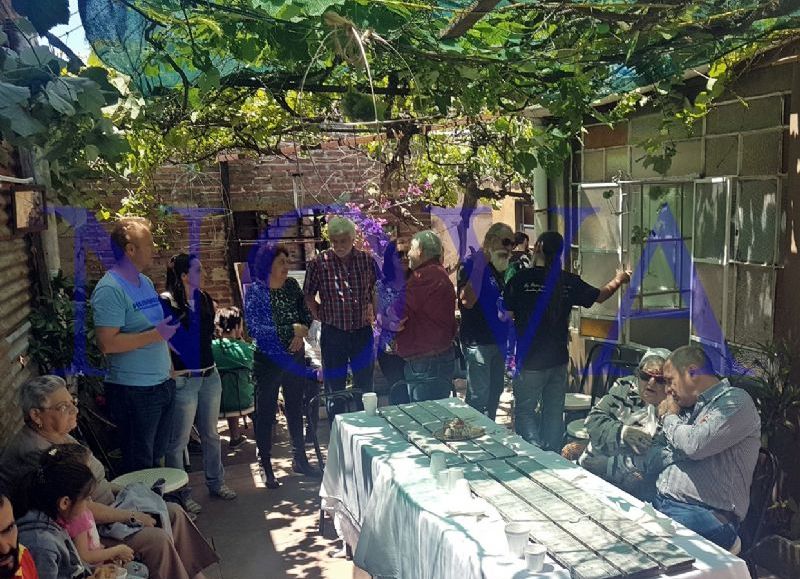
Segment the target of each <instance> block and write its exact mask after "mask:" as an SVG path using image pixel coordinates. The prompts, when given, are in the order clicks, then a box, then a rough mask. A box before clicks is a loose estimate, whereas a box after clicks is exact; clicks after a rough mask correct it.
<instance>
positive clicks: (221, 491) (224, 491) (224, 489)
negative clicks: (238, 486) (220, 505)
mask: <svg viewBox="0 0 800 579" xmlns="http://www.w3.org/2000/svg"><path fill="white" fill-rule="evenodd" d="M211 496H212V497H217V498H218V499H223V500H225V501H232V500H233V499H235V498H236V491H234V490H233V489H232V488H230V487H229V486H228V485H222V486H221V487H219V488H218V489H217V490H215V491H211Z"/></svg>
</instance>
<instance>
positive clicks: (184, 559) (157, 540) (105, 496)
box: [0, 376, 219, 579]
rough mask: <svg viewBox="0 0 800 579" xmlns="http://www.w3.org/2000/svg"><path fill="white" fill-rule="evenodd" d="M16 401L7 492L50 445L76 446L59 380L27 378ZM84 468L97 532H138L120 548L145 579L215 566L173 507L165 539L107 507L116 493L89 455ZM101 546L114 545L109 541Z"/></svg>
mask: <svg viewBox="0 0 800 579" xmlns="http://www.w3.org/2000/svg"><path fill="white" fill-rule="evenodd" d="M19 396H20V398H19V404H20V407H21V408H22V412H23V420H24V422H25V424H24V425H23V426H22V428H21V429H20V430H19V431H18V432H17V434H16V435H15V436H14V437H13V438H12V440H11V441H10V443H9V445H8V446H7V447H6V449H5V451H4V452H3V454H2V456H1V457H0V482H2V483H4V484H5V485H6V486H7V487H9V488H12V489H13V488H14V487H15V486H17V485H19V483H20V482H21V480H22V479H23V478H24V476H25V475H26V474H27V473H29V472H30V471H31V470H34V469H35V468H37V466H38V464H39V457H40V455H41V453H42V452H43V451H45V450H47V449H48V448H50V447H51V446H53V445H54V444H76V443H78V442H77V441H76V440H75V439H74V438H73V437H72V436H70V434H69V433H70V432H71V431H72V430H73V429H74V428H75V427H76V425H77V417H78V407H77V406H76V405H75V401H74V399H73V397H72V395H71V394H70V392H69V390H67V385H66V382H64V380H63V379H62V378H60V377H58V376H39V377H37V378H33V379H32V380H29V381H28V382H26V383H25V384H23V385H22V387H21V388H20V392H19ZM88 466H89V468H90V469H91V471H92V474H93V475H94V477H95V479H96V481H97V484H96V485H95V488H94V491H93V492H92V494H91V498H92V502H90V503H89V509H91V511H92V514H93V515H94V518H95V521H96V522H97V524H98V526H100V525H104V524H107V523H126V524H130V525H137V526H138V525H141V529H140V530H138V531H137V532H136V533H134V534H132V535H129V536H128V537H126V538H125V539H124V541H123V542H124V543H125V544H126V545H128V546H129V547H130V548H131V549H133V550H134V551H135V552H136V553H139V554H140V555H141V557H142V561H143V563H144V564H145V565H146V566H147V567H148V569H149V570H150V578H151V579H190V578H192V577H202V574H201V573H200V572H201V571H202V570H203V569H204V568H206V567H208V566H209V565H211V564H213V563H216V562H217V561H218V560H219V558H218V557H217V555H216V553H214V551H213V550H212V549H211V547H210V546H209V545H208V543H207V542H206V541H205V539H203V536H202V535H201V534H200V532H199V531H198V530H197V527H195V526H194V525H193V524H192V522H191V521H190V520H189V518H188V517H187V515H186V513H185V512H184V510H183V509H181V508H180V507H179V506H177V505H175V504H173V503H167V508H168V510H169V515H170V523H171V524H172V537H170V536H169V535H168V534H167V533H166V532H165V531H164V529H161V528H158V527H156V526H155V525H156V521H155V519H154V518H153V517H151V516H150V515H148V514H146V513H140V512H136V511H128V510H123V509H118V508H115V507H113V506H111V505H112V504H113V502H114V500H115V495H116V493H117V492H118V491H119V490H120V489H119V488H118V487H117V486H116V485H114V484H112V483H110V482H108V480H106V474H105V469H104V468H103V465H102V464H101V463H100V461H98V460H97V459H96V458H95V457H94V455H91V454H90V458H89V464H88ZM107 542H108V544H109V545H111V544H112V543H113V544H117V542H114V541H112V540H110V539H109V540H108V541H107Z"/></svg>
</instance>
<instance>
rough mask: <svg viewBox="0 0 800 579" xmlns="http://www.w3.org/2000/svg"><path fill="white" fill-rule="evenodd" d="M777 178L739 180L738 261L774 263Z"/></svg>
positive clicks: (737, 213)
mask: <svg viewBox="0 0 800 579" xmlns="http://www.w3.org/2000/svg"><path fill="white" fill-rule="evenodd" d="M777 198H778V193H777V180H775V181H773V180H767V181H740V183H739V195H738V196H737V200H736V230H737V232H738V235H737V242H736V254H735V255H736V261H744V262H749V263H775V232H776V221H777V211H776V206H775V205H776V201H777Z"/></svg>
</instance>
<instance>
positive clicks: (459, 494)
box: [453, 478, 472, 502]
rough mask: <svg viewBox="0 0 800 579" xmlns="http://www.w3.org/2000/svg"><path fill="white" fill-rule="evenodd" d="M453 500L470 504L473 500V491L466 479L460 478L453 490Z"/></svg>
mask: <svg viewBox="0 0 800 579" xmlns="http://www.w3.org/2000/svg"><path fill="white" fill-rule="evenodd" d="M453 498H455V499H456V500H457V501H459V502H468V501H471V500H472V491H471V490H470V488H469V482H468V481H467V479H465V478H460V479H458V480H457V481H456V485H455V487H454V488H453Z"/></svg>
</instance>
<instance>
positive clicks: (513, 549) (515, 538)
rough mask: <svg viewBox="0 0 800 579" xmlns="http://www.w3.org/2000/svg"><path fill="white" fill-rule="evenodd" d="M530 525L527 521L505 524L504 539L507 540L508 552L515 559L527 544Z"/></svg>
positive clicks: (519, 557)
mask: <svg viewBox="0 0 800 579" xmlns="http://www.w3.org/2000/svg"><path fill="white" fill-rule="evenodd" d="M530 532H531V526H530V525H529V524H528V523H508V524H507V525H506V541H508V552H509V553H511V555H513V556H514V557H516V558H517V559H521V558H522V557H523V554H524V552H525V545H527V544H528V535H529V534H530Z"/></svg>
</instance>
